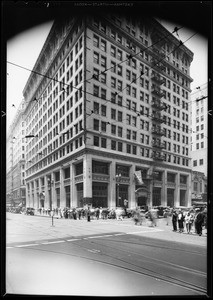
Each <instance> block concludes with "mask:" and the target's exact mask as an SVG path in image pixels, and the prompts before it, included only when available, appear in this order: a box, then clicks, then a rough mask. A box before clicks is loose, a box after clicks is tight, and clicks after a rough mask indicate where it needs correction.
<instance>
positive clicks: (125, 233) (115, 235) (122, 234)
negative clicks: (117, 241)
mask: <svg viewBox="0 0 213 300" xmlns="http://www.w3.org/2000/svg"><path fill="white" fill-rule="evenodd" d="M125 234H126V233H115V234H114V236H117V235H125Z"/></svg>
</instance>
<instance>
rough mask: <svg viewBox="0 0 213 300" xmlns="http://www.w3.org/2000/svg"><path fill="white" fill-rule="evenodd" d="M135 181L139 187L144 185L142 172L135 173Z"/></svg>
mask: <svg viewBox="0 0 213 300" xmlns="http://www.w3.org/2000/svg"><path fill="white" fill-rule="evenodd" d="M135 180H136V183H137V184H138V185H142V184H144V182H143V179H142V172H141V170H139V171H135Z"/></svg>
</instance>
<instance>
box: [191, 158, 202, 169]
mask: <svg viewBox="0 0 213 300" xmlns="http://www.w3.org/2000/svg"><path fill="white" fill-rule="evenodd" d="M198 163H199V166H203V164H204V159H203V158H201V159H199V160H197V159H196V160H193V167H197V166H198Z"/></svg>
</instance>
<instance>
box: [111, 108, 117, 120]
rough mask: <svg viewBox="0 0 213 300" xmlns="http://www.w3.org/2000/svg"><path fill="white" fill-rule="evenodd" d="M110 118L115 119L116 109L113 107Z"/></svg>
mask: <svg viewBox="0 0 213 300" xmlns="http://www.w3.org/2000/svg"><path fill="white" fill-rule="evenodd" d="M111 119H113V120H116V110H115V109H113V108H112V109H111Z"/></svg>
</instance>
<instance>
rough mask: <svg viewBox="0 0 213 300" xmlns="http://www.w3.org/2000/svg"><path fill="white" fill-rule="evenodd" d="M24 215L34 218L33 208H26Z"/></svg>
mask: <svg viewBox="0 0 213 300" xmlns="http://www.w3.org/2000/svg"><path fill="white" fill-rule="evenodd" d="M25 214H26V215H31V216H34V215H35V208H33V207H27V208H26V211H25Z"/></svg>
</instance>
